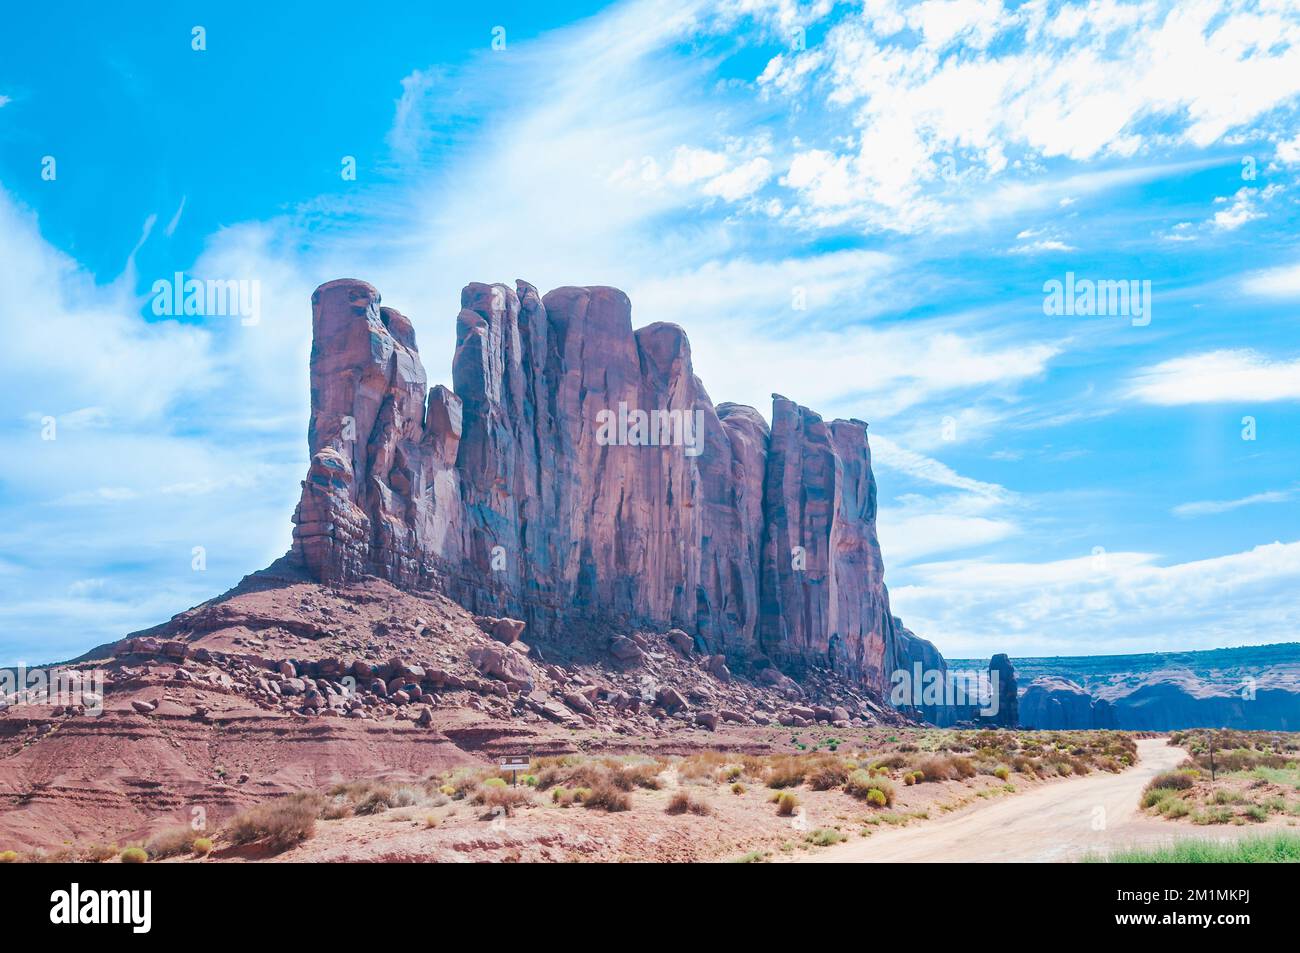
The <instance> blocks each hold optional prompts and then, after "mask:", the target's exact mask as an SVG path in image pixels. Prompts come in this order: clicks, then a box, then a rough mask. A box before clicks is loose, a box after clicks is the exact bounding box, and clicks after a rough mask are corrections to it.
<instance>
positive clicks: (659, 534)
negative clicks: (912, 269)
mask: <svg viewBox="0 0 1300 953" xmlns="http://www.w3.org/2000/svg"><path fill="white" fill-rule="evenodd" d="M312 322H313V334H314V338H313V345H312V355H311V404H312V414H311V424H310V428H309V433H308V441H309V445H310V450H311V457H312V459H311V466H310V470H309V472H308V475H307V479H306V480H305V481H304V483H303V492H302V498H301V500H300V502H299V504H298V508H297V511H296V513H295V515H294V523H295V524H296V525H295V529H294V543H293V550H292V556H293V557H294V558H295V559H297V560H299V561H301V563H302V564H303V565H304V566H305V567H306V569H307V570H308V571H309V572H310V573H311V574H312V575H313V576H315V577H316V578H317V579H319V580H320V581H322V582H327V583H336V584H343V583H348V582H352V581H355V580H357V579H359V578H361V577H363V576H366V575H371V574H373V575H377V576H380V577H382V578H384V579H387V580H389V581H390V582H392V583H393V584H395V585H397V586H399V587H401V588H407V589H413V590H419V589H434V590H439V591H442V592H445V593H446V594H447V595H449V596H451V597H452V598H453V599H455V600H456V601H458V602H460V603H461V604H462V605H464V606H465V607H466V608H468V609H470V610H471V611H473V612H480V613H483V614H485V615H494V616H511V617H516V618H520V619H523V620H526V621H527V623H528V627H529V631H530V632H531V633H533V634H534V637H546V636H548V635H549V636H550V637H553V638H570V639H581V638H593V639H594V638H598V637H599V638H601V639H603V641H601V646H602V647H603V646H604V645H605V644H607V640H608V635H609V629H610V627H611V626H613V627H618V626H626V625H633V624H651V625H657V626H661V627H668V626H673V627H678V628H681V629H684V630H686V631H687V632H689V633H690V634H691V635H692V636H693V637H694V639H695V640H696V645H697V647H698V648H699V649H700V650H701V651H704V652H707V653H709V654H713V655H721V656H725V659H726V663H727V665H729V666H730V667H731V668H732V669H734V670H736V671H741V672H749V673H754V672H757V671H761V670H762V669H764V668H770V667H775V668H776V669H779V670H780V671H783V672H786V673H788V674H790V675H793V676H795V677H796V678H798V677H800V676H802V675H803V674H804V673H806V671H807V670H808V669H809V668H812V667H816V668H832V669H834V670H835V671H837V672H840V673H842V674H844V675H847V676H848V677H849V678H851V679H853V680H855V681H858V682H860V683H862V684H864V685H866V686H868V687H871V688H873V689H876V690H878V691H882V692H883V691H885V690H886V689H887V687H888V683H889V673H890V672H891V671H892V670H893V669H894V668H895V667H897V666H898V664H899V663H900V662H901V661H902V659H901V658H900V653H901V652H905V651H906V649H905V644H904V641H903V640H902V638H901V637H900V636H899V635H897V634H896V632H895V625H894V621H893V618H892V616H891V614H890V610H889V595H888V592H887V591H886V589H885V584H884V578H883V574H884V567H883V563H882V560H881V555H880V546H879V543H878V542H877V538H876V484H875V479H874V477H873V476H872V472H871V453H870V448H869V446H868V441H867V425H866V424H865V423H863V422H862V421H859V420H833V421H829V422H828V421H824V420H823V419H822V418H821V417H820V416H819V415H818V414H816V413H814V412H813V411H811V410H809V409H808V408H806V407H801V406H799V405H798V404H796V403H794V402H793V401H791V400H788V399H786V398H784V397H781V396H780V395H773V406H772V426H771V428H769V427H768V425H767V423H766V421H765V420H764V419H763V417H762V415H761V414H759V413H758V412H757V411H756V410H754V409H753V408H751V407H745V406H741V405H737V404H729V403H722V404H718V405H716V406H715V405H714V404H713V402H712V401H711V400H710V399H709V395H708V393H707V392H706V391H705V389H704V385H703V384H702V383H701V382H700V380H699V378H697V377H696V376H695V374H694V371H693V369H692V366H691V350H690V343H689V341H688V340H687V338H686V334H685V332H684V331H683V330H682V329H681V328H679V327H677V326H676V325H673V324H665V323H655V324H650V325H647V326H646V327H643V328H640V329H638V330H633V327H632V317H631V302H630V301H629V300H628V297H627V296H626V295H625V294H623V292H621V291H618V290H617V289H614V288H605V287H592V288H568V287H566V288H558V289H556V290H554V291H551V292H550V293H548V294H546V295H544V296H543V295H540V294H539V293H538V292H537V289H536V288H534V287H533V286H532V285H529V284H527V283H526V282H522V281H520V282H517V283H516V286H515V287H514V288H510V287H508V286H506V285H502V284H493V285H486V284H477V283H475V284H470V285H468V286H467V287H466V288H465V289H464V290H463V291H462V293H461V311H460V314H459V316H458V317H457V321H456V350H455V357H454V359H453V363H452V381H453V386H454V390H448V389H447V388H446V387H443V386H441V385H439V386H436V387H433V388H429V387H428V385H427V378H426V375H425V371H424V367H423V365H422V363H421V361H420V355H419V351H418V349H417V347H416V340H415V330H414V328H413V326H412V324H411V322H410V321H409V320H408V319H407V318H406V317H405V316H403V315H402V314H401V313H399V312H397V311H395V310H393V309H392V308H388V307H382V306H381V304H380V295H379V292H378V291H376V290H375V288H374V287H372V286H371V285H369V284H367V283H366V282H363V281H357V280H339V281H332V282H329V283H327V284H324V285H322V286H321V287H320V288H318V289H317V290H316V292H315V294H314V295H313V296H312ZM620 407H625V408H630V409H631V410H632V411H635V410H643V411H651V410H663V411H677V412H681V414H682V415H686V416H687V417H688V418H689V419H690V420H692V421H693V420H700V421H702V424H703V427H702V431H703V432H702V433H699V434H688V435H689V436H693V437H694V438H695V439H696V440H698V441H700V442H699V443H698V444H696V445H694V446H687V445H682V443H681V441H678V442H677V443H676V444H671V445H667V446H665V445H655V446H645V445H626V444H622V445H620V444H618V443H617V442H616V443H614V444H611V443H610V441H608V440H603V439H598V432H599V430H600V426H601V421H602V412H603V413H604V414H605V415H609V414H618V413H619V410H620ZM598 629H599V630H600V631H599V634H598ZM773 674H775V673H773Z"/></svg>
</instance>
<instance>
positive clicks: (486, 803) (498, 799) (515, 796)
mask: <svg viewBox="0 0 1300 953" xmlns="http://www.w3.org/2000/svg"><path fill="white" fill-rule="evenodd" d="M494 780H496V779H495V778H488V779H487V781H484V782H483V784H482V785H481V786H480V787H479V789H478V790H477V791H475V792H474V795H473V797H472V798H471V803H473V804H476V805H478V806H480V807H486V808H488V810H489V811H491V812H492V813H494V814H495V813H496V812H498V811H504V812H505V814H506V816H510V815H511V814H513V813H514V812H515V809H516V808H520V807H524V806H525V805H528V804H532V803H533V795H532V789H531V788H512V787H508V786H506V785H505V784H488V781H494Z"/></svg>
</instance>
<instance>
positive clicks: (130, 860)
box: [118, 847, 149, 864]
mask: <svg viewBox="0 0 1300 953" xmlns="http://www.w3.org/2000/svg"><path fill="white" fill-rule="evenodd" d="M118 859H119V860H121V861H122V863H124V864H143V863H147V862H148V860H149V855H148V854H147V853H145V850H144V848H143V847H128V848H126V850H124V851H122V853H120V854H118Z"/></svg>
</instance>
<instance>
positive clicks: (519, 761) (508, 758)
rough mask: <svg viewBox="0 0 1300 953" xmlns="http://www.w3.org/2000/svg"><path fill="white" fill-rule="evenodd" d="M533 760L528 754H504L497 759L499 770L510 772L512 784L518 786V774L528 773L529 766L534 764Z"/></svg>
mask: <svg viewBox="0 0 1300 953" xmlns="http://www.w3.org/2000/svg"><path fill="white" fill-rule="evenodd" d="M532 760H533V759H532V758H530V757H529V756H528V755H526V754H503V755H502V756H501V757H499V758H497V768H498V769H500V770H501V771H509V772H510V781H511V783H512V784H518V783H519V777H518V773H519V772H520V771H524V772H527V771H528V765H529V764H530V763H532Z"/></svg>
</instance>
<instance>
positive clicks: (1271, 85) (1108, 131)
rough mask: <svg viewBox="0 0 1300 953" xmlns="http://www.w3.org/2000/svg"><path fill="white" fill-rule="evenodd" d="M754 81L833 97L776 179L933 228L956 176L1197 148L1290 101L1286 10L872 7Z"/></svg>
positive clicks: (874, 218) (1294, 67)
mask: <svg viewBox="0 0 1300 953" xmlns="http://www.w3.org/2000/svg"><path fill="white" fill-rule="evenodd" d="M873 6H874V5H873ZM900 19H905V20H906V23H907V26H908V29H906V30H903V31H902V32H899V27H900V22H899V21H900ZM895 34H897V35H895ZM758 83H759V85H760V86H761V87H762V88H763V89H764V90H766V91H767V92H768V93H769V94H775V95H785V96H790V97H798V98H799V99H800V100H803V99H806V98H807V97H808V95H809V93H808V92H807V88H808V87H809V86H810V85H813V84H816V85H818V86H820V87H821V88H822V89H824V90H825V94H826V96H827V98H828V101H829V102H830V103H831V104H832V106H837V107H840V108H842V109H843V110H844V116H845V119H846V120H847V121H844V122H839V123H834V129H833V137H832V136H827V137H823V140H822V141H812V142H807V143H805V145H804V147H803V148H802V149H800V150H799V151H798V153H797V154H796V155H795V156H794V157H793V159H792V161H791V164H790V170H789V173H788V174H787V175H786V176H785V182H786V183H787V184H788V185H789V187H790V188H792V189H795V190H796V191H797V192H799V194H800V201H802V202H804V203H806V204H808V205H810V206H811V207H812V209H814V210H815V211H814V212H813V213H812V215H811V216H810V218H811V220H812V221H813V222H814V223H816V224H819V225H824V224H836V223H843V222H846V221H860V222H865V223H867V224H869V225H871V226H874V227H879V228H889V229H899V230H905V231H906V230H915V229H918V228H922V227H938V226H942V225H943V224H944V223H945V222H946V221H947V219H948V218H949V217H950V216H949V214H947V210H948V209H949V208H950V207H951V206H952V205H954V204H957V205H960V204H961V202H960V198H961V197H962V195H963V192H964V191H969V189H970V188H973V187H978V188H980V189H982V190H984V191H987V189H988V183H989V182H990V181H994V180H997V179H999V178H1005V177H1007V175H1006V173H1008V172H1009V171H1012V170H1015V169H1020V168H1024V167H1025V166H1026V165H1027V166H1028V167H1029V168H1035V169H1036V168H1037V167H1038V163H1040V162H1041V161H1042V160H1050V159H1054V158H1060V159H1065V160H1070V161H1073V162H1082V161H1088V160H1097V159H1103V158H1125V157H1130V156H1133V155H1135V154H1137V153H1139V152H1141V151H1143V150H1145V149H1147V148H1148V147H1149V146H1152V145H1160V146H1162V147H1168V146H1170V145H1175V144H1181V145H1187V146H1191V147H1193V148H1202V149H1203V148H1205V147H1207V146H1210V145H1212V144H1214V143H1216V142H1219V141H1222V140H1224V139H1225V137H1227V136H1228V135H1229V134H1231V133H1233V132H1234V131H1235V130H1239V129H1241V128H1243V127H1245V126H1247V124H1249V123H1251V122H1252V121H1254V120H1256V119H1258V118H1259V117H1261V116H1263V115H1265V114H1267V113H1268V112H1270V111H1271V110H1273V109H1275V108H1276V107H1278V106H1280V105H1282V104H1284V103H1286V102H1288V101H1290V100H1292V99H1293V98H1294V97H1295V96H1296V95H1297V94H1300V11H1296V10H1295V9H1294V8H1291V7H1286V6H1270V7H1266V8H1261V9H1250V8H1245V7H1243V6H1241V5H1239V4H1223V3H1209V2H1203V3H1196V4H1184V5H1172V6H1171V5H1169V4H1167V3H1162V2H1158V0H1144V2H1135V3H1128V4H1116V3H1113V2H1094V3H1090V4H1087V5H1083V4H1073V5H1063V6H1061V7H1059V8H1058V10H1057V12H1056V15H1055V16H1054V17H1052V16H1049V14H1048V13H1047V8H1046V6H1045V5H1044V4H1041V3H1027V4H1022V5H1019V6H1016V7H1014V8H1008V9H1002V4H1000V3H997V2H980V0H953V2H942V0H928V2H925V3H921V4H917V5H914V6H912V7H910V8H908V10H907V12H906V13H905V14H900V13H899V12H898V10H897V8H895V7H894V6H893V5H880V6H875V7H874V9H872V10H870V11H869V12H868V13H867V14H866V15H865V16H864V17H863V18H855V17H846V18H844V19H843V20H841V21H839V22H838V23H836V24H834V25H832V26H831V27H830V28H829V29H828V30H827V31H826V35H825V38H824V40H823V42H822V43H821V44H819V45H818V47H817V48H816V49H810V50H808V51H807V52H804V53H783V54H781V55H780V56H779V57H776V58H774V59H773V60H771V61H770V62H769V63H768V64H767V66H766V68H765V69H764V70H763V71H762V73H761V75H760V76H759V78H758ZM831 116H832V119H833V118H834V116H835V114H834V113H832V114H831ZM832 138H833V139H839V140H841V141H840V144H835V143H833V141H832ZM844 139H849V140H850V144H849V146H848V147H845V146H844V145H843V140H844ZM1288 149H1289V147H1283V148H1282V149H1281V154H1282V155H1289V154H1290V153H1289V151H1288ZM945 164H947V166H948V168H949V169H950V170H952V171H954V172H955V176H954V175H951V174H945V173H944V172H943V170H944V167H945ZM954 179H955V181H954ZM963 187H965V188H963ZM955 200H956V201H955ZM1245 214H1247V213H1246V211H1245V210H1244V209H1238V210H1237V211H1236V212H1235V213H1234V212H1231V211H1228V212H1225V213H1224V221H1225V222H1232V221H1233V220H1234V217H1236V218H1239V217H1241V216H1242V215H1245ZM1256 214H1257V213H1256ZM1225 227H1226V226H1225Z"/></svg>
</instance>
